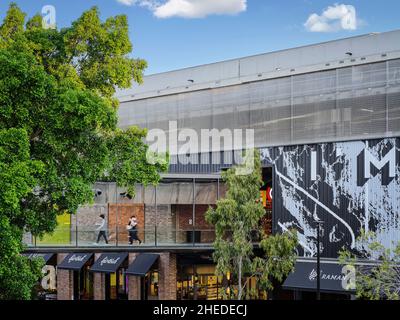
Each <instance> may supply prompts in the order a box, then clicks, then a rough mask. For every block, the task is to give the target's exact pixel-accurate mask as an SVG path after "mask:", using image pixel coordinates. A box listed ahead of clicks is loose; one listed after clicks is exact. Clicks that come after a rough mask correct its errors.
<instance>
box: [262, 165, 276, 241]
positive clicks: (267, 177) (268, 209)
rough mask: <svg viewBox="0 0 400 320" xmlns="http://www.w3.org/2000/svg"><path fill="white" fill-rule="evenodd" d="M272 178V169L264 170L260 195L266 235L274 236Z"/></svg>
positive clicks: (266, 168) (265, 168)
mask: <svg viewBox="0 0 400 320" xmlns="http://www.w3.org/2000/svg"><path fill="white" fill-rule="evenodd" d="M272 177H273V168H272V167H264V168H262V179H263V186H262V187H261V189H260V193H261V201H262V204H263V207H264V209H265V216H264V218H263V219H262V222H261V223H262V225H263V228H264V232H265V234H266V235H270V234H272V180H273V179H272Z"/></svg>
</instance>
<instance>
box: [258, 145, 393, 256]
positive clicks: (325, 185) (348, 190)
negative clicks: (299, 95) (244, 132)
mask: <svg viewBox="0 0 400 320" xmlns="http://www.w3.org/2000/svg"><path fill="white" fill-rule="evenodd" d="M313 152H315V153H316V162H315V165H312V163H313V162H312V161H311V159H312V153H313ZM262 157H263V159H265V160H267V161H271V162H272V163H273V164H274V169H275V170H274V173H275V176H274V201H273V204H274V211H273V228H274V231H275V232H282V231H284V230H288V229H291V228H294V229H296V230H298V235H299V240H300V243H301V248H300V249H299V254H300V255H301V256H308V257H310V256H315V253H316V228H317V227H316V225H315V223H314V221H315V220H318V219H320V220H323V221H324V222H325V224H324V227H323V235H322V248H321V249H322V255H323V256H324V257H331V258H336V257H337V255H338V251H339V250H340V249H341V248H342V247H343V246H345V247H346V248H351V249H353V250H354V251H355V252H358V253H362V254H364V255H366V256H368V254H369V252H368V249H367V248H366V247H364V246H363V245H362V244H361V243H359V242H356V241H355V240H356V238H357V237H358V236H359V235H360V231H361V230H362V229H364V230H366V231H373V232H375V233H376V235H377V240H378V241H379V242H380V243H382V244H384V245H385V246H386V247H391V246H392V245H393V243H392V242H393V241H395V242H397V241H400V139H399V138H388V139H379V140H369V141H368V140H365V141H351V142H341V143H323V144H317V145H302V146H292V147H281V148H269V149H263V150H262ZM372 258H377V257H372Z"/></svg>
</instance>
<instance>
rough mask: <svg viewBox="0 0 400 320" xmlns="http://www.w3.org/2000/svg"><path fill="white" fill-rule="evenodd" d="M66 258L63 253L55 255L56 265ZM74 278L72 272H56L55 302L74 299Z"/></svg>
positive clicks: (61, 270) (59, 270) (60, 270)
mask: <svg viewBox="0 0 400 320" xmlns="http://www.w3.org/2000/svg"><path fill="white" fill-rule="evenodd" d="M66 256H67V254H65V253H59V254H57V264H60V263H61V262H62V261H63V260H64V258H65V257H66ZM73 278H74V276H73V271H71V270H64V269H58V270H57V300H73V299H74V279H73Z"/></svg>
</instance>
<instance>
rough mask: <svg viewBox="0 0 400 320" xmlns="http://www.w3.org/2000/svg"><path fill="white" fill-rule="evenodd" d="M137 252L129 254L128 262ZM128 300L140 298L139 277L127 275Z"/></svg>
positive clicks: (131, 260)
mask: <svg viewBox="0 0 400 320" xmlns="http://www.w3.org/2000/svg"><path fill="white" fill-rule="evenodd" d="M137 255H138V253H130V254H129V264H131V263H132V262H133V261H134V260H135V259H136V257H137ZM128 300H140V277H137V276H129V279H128Z"/></svg>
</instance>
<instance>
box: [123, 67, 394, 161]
mask: <svg viewBox="0 0 400 320" xmlns="http://www.w3.org/2000/svg"><path fill="white" fill-rule="evenodd" d="M399 95H400V60H393V61H387V62H379V63H372V64H365V65H360V66H353V67H345V68H339V69H335V70H328V71H320V72H314V73H309V74H304V75H295V76H292V77H284V78H277V79H272V80H262V81H257V82H251V83H243V84H241V85H235V86H228V87H221V88H210V89H208V90H201V91H194V92H187V93H179V94H175V95H170V96H162V97H155V98H148V99H144V100H136V101H131V102H126V103H122V104H121V106H120V111H119V116H120V122H119V125H120V126H121V127H123V128H126V127H128V126H130V125H139V126H144V127H147V128H149V129H154V128H158V129H162V130H164V131H165V133H166V134H167V135H168V134H169V133H170V132H169V121H171V120H176V121H177V129H178V132H180V130H181V129H185V128H187V129H192V130H194V131H195V132H196V133H197V136H198V138H199V139H200V137H201V130H202V129H206V130H207V129H208V130H209V129H217V130H223V129H229V130H230V131H231V134H232V136H233V130H235V129H242V130H244V129H253V130H254V133H255V137H254V138H255V146H256V147H268V146H284V145H295V144H304V143H319V142H329V141H344V140H353V139H360V138H362V139H368V138H376V137H380V136H396V135H397V136H398V135H399V134H400V121H399V120H400V111H399V100H400V97H399ZM167 137H168V136H167ZM200 142H201V141H200V140H199V141H198V143H199V145H198V148H199V149H200ZM220 142H221V143H220V145H219V146H217V148H215V147H214V149H213V148H212V145H211V140H210V143H209V144H210V146H209V148H208V149H207V148H206V149H201V152H208V151H218V150H229V148H230V145H229V144H230V140H229V139H228V140H224V139H222V138H221V141H220ZM171 143H172V144H174V143H175V142H174V141H170V145H169V147H171ZM185 143H186V141H185V140H183V141H180V142H179V143H178V148H176V150H177V152H179V150H180V147H181V146H182V145H184V144H185ZM189 151H190V153H191V150H189ZM198 151H200V150H198ZM182 152H184V153H187V152H188V150H187V149H185V150H183V151H182Z"/></svg>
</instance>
